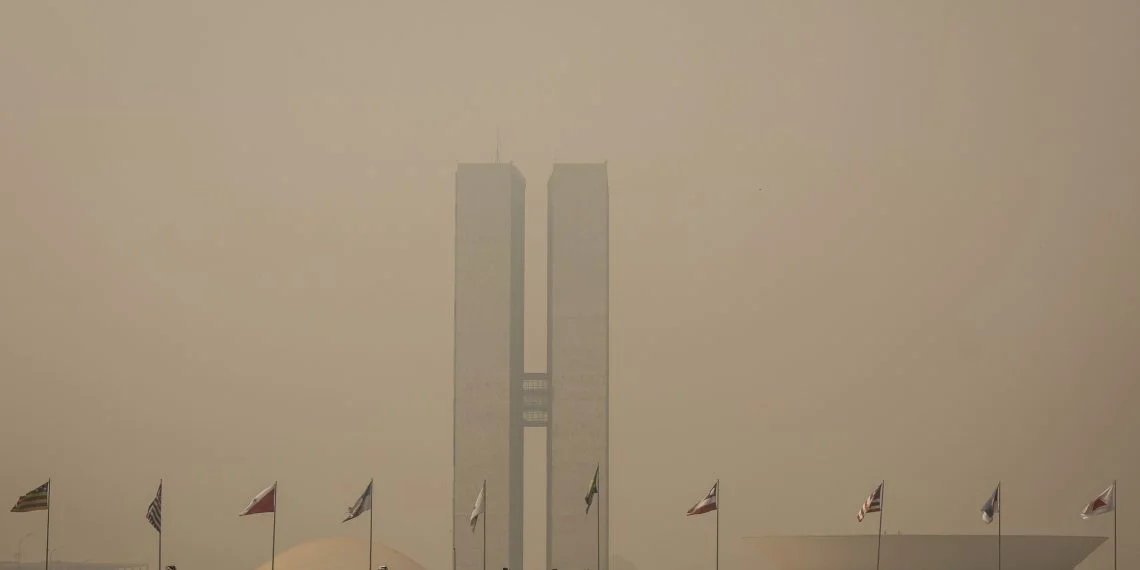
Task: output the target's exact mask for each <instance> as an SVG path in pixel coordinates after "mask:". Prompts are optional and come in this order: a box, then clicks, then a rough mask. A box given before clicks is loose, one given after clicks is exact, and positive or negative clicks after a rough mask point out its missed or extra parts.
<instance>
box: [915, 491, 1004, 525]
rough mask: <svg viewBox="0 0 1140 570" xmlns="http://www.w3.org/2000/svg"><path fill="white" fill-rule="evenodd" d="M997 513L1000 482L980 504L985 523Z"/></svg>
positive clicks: (999, 509) (990, 521)
mask: <svg viewBox="0 0 1140 570" xmlns="http://www.w3.org/2000/svg"><path fill="white" fill-rule="evenodd" d="M892 512H893V511H892ZM998 515H1001V483H998V486H997V488H996V489H994V494H992V495H990V500H988V501H986V504H984V505H982V520H983V521H985V523H986V524H990V523H992V522H994V517H995V516H998Z"/></svg>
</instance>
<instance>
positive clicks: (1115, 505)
mask: <svg viewBox="0 0 1140 570" xmlns="http://www.w3.org/2000/svg"><path fill="white" fill-rule="evenodd" d="M1118 505H1119V501H1117V500H1116V479H1113V480H1112V570H1116V553H1117V550H1119V549H1118V548H1117V545H1118V544H1119V543H1120V541H1119V540H1117V538H1116V509H1117V508H1118Z"/></svg>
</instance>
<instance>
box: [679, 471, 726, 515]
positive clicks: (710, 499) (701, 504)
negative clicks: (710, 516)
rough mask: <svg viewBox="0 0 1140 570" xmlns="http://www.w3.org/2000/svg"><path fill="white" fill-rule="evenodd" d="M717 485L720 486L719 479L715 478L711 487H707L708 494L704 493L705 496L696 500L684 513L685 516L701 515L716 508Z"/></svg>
mask: <svg viewBox="0 0 1140 570" xmlns="http://www.w3.org/2000/svg"><path fill="white" fill-rule="evenodd" d="M719 487H720V479H717V480H716V483H713V486H712V489H709V492H708V494H706V495H705V498H703V499H701V500H699V501H697V504H695V505H693V506H692V508H690V509H689V512H687V513H685V516H690V515H703V514H705V513H707V512H711V511H715V510H717V507H716V492H717V488H719Z"/></svg>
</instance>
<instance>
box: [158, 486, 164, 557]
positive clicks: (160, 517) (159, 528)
mask: <svg viewBox="0 0 1140 570" xmlns="http://www.w3.org/2000/svg"><path fill="white" fill-rule="evenodd" d="M158 492H159V493H162V479H159V480H158ZM163 510H165V507H164V506H163V505H162V504H159V505H158V520H159V521H160V522H159V523H158V570H162V522H161V521H162V511H163Z"/></svg>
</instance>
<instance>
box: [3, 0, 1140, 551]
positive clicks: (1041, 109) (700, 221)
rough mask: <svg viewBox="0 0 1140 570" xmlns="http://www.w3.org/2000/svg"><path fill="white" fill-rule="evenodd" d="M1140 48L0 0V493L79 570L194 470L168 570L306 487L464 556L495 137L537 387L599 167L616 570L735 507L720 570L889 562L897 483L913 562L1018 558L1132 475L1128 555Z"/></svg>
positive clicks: (703, 20) (700, 545) (321, 520)
mask: <svg viewBox="0 0 1140 570" xmlns="http://www.w3.org/2000/svg"><path fill="white" fill-rule="evenodd" d="M1136 22H1140V3H1136V2H1131V1H1127V0H1119V1H1112V0H1094V1H1089V2H1067V1H1061V0H1040V1H1036V2H1014V1H1007V0H968V1H963V0H945V1H943V0H936V1H929V2H911V1H908V0H874V1H867V2H860V3H854V2H841V1H822V0H819V1H817V0H772V1H763V2H728V1H719V0H710V1H708V2H676V1H670V0H658V1H655V2H649V1H647V0H609V1H605V2H603V1H601V0H581V1H579V2H558V3H556V2H521V1H497V2H471V3H465V2H434V1H421V2H401V1H394V2H365V1H353V0H342V1H340V2H332V3H321V4H320V5H318V4H317V3H311V2H294V1H289V2H285V1H275V2H253V1H248V2H228V1H227V2H222V1H202V2H183V3H167V2H163V3H158V2H130V1H126V0H121V1H101V2H77V1H71V2H65V1H48V0H42V1H35V2H18V1H15V0H13V1H8V2H3V3H0V379H2V380H0V383H2V384H0V385H2V386H3V390H2V392H0V396H2V398H3V401H4V410H5V411H4V413H3V414H2V415H0V434H2V435H0V453H3V454H4V458H5V462H4V469H2V470H0V501H11V502H12V503H14V502H15V500H16V498H17V497H18V496H19V495H20V494H21V493H23V492H25V491H28V490H30V489H32V488H33V487H35V486H36V485H39V484H40V483H42V482H43V481H44V480H45V479H47V478H48V477H52V478H53V485H54V488H53V505H54V507H53V510H52V526H53V530H52V545H53V547H57V548H58V551H57V552H55V554H54V556H53V558H56V559H66V560H76V561H81V560H93V561H102V560H115V561H139V562H147V561H152V560H153V557H154V546H155V544H154V540H155V536H154V532H153V530H152V529H151V528H150V527H149V525H148V524H147V522H146V520H145V519H144V516H143V515H144V514H145V511H146V507H147V504H148V503H149V501H150V500H151V498H152V497H153V494H154V490H155V487H156V486H157V483H158V480H159V478H160V477H162V478H165V498H166V513H165V521H166V528H167V533H166V539H165V540H166V544H165V548H164V557H165V559H166V560H167V561H169V562H171V563H175V564H177V565H178V566H179V568H180V570H197V569H205V568H209V569H222V570H227V569H230V570H250V569H252V568H255V567H256V566H257V565H259V564H261V563H263V562H265V561H266V560H267V559H268V557H269V538H270V520H269V518H268V517H267V516H264V515H263V516H260V517H247V518H240V519H239V518H238V517H237V516H236V515H237V513H238V511H239V510H241V508H242V507H244V506H245V505H246V503H247V502H248V501H249V499H250V498H251V497H252V496H253V494H254V493H256V492H257V491H259V490H261V489H262V488H264V487H265V486H267V485H269V484H271V483H272V482H273V481H274V480H279V481H280V496H279V507H280V515H279V519H278V536H277V540H278V547H279V549H285V548H288V547H290V546H293V545H296V544H299V543H301V542H304V541H306V540H309V539H313V538H320V537H329V536H348V537H355V538H363V537H366V536H367V533H368V529H367V523H366V522H365V523H362V524H357V523H359V522H360V521H354V522H352V523H347V524H343V525H342V524H340V522H339V521H340V520H341V518H342V515H343V512H344V509H345V507H347V506H348V505H350V504H351V503H352V501H353V500H354V499H355V498H356V497H357V496H358V495H359V493H360V491H361V490H362V489H363V487H364V485H366V484H367V481H368V479H369V478H372V477H375V479H376V493H375V499H374V501H375V503H374V504H375V506H376V525H377V526H376V535H377V540H378V541H379V542H383V543H385V544H388V545H390V546H392V547H393V548H395V549H397V550H399V551H401V552H404V553H406V554H407V555H408V556H410V557H411V558H412V559H415V560H416V561H418V562H420V563H421V564H423V565H424V566H425V567H426V568H428V569H430V570H447V569H448V568H450V563H451V552H450V545H451V540H450V537H449V532H450V531H451V525H452V521H451V520H449V518H450V517H449V512H450V502H451V429H452V427H451V406H452V399H451V391H452V388H451V387H452V363H451V354H452V349H451V345H452V270H453V237H454V233H453V222H454V219H453V218H454V173H455V167H456V162H458V161H489V160H492V159H493V157H494V155H495V132H496V129H499V130H500V131H501V133H502V147H501V152H502V156H503V158H504V159H505V160H512V161H514V162H515V163H516V164H517V165H518V166H519V167H520V169H521V170H522V172H523V173H524V174H525V175H526V176H527V179H528V202H527V224H528V240H527V255H528V260H527V303H528V310H529V315H528V317H527V343H528V344H527V348H526V354H527V361H528V367H529V368H532V369H536V370H537V369H541V368H542V366H543V363H544V362H545V354H544V350H545V338H544V335H545V309H544V307H545V299H544V298H543V297H544V295H545V278H546V275H545V263H544V258H543V256H544V255H545V245H546V243H545V242H546V238H545V227H544V226H545V206H546V204H545V193H544V188H545V183H546V178H547V177H548V176H549V173H550V168H551V164H552V163H553V162H556V161H561V162H567V161H600V160H608V161H609V167H608V171H609V176H610V187H611V202H612V220H613V222H612V223H613V228H612V234H611V235H612V264H613V267H612V279H613V282H612V310H611V319H612V321H611V338H612V345H611V376H610V378H611V380H610V382H611V412H612V419H611V429H612V432H611V433H612V439H611V449H612V453H613V457H612V458H611V476H612V488H610V489H603V490H602V492H603V493H609V492H612V499H611V506H612V517H611V524H612V543H611V544H612V546H611V549H612V552H613V554H614V555H615V556H620V557H622V559H623V560H624V561H628V562H624V563H623V564H626V565H636V566H637V567H638V568H641V569H642V570H650V569H663V570H681V569H684V568H709V567H711V566H712V558H713V539H714V535H713V533H714V525H713V521H712V520H711V519H710V518H709V517H707V516H706V517H688V518H686V517H685V516H683V515H684V511H685V509H687V508H688V507H689V506H691V505H692V504H693V502H695V501H696V500H698V499H699V498H700V497H701V496H702V494H703V493H704V492H705V491H706V490H707V489H708V487H709V485H711V484H712V481H713V480H714V479H716V478H720V479H721V483H722V489H721V491H722V495H721V501H722V503H721V506H722V512H721V522H720V525H721V532H722V535H721V544H722V553H721V564H722V567H723V568H726V569H736V568H765V563H764V562H763V561H762V560H759V559H758V557H757V556H756V554H755V553H754V552H753V551H752V550H751V549H750V547H749V546H748V545H747V544H746V543H744V542H743V541H742V540H740V538H741V537H744V536H755V535H764V534H818V533H860V532H866V533H873V532H874V530H875V525H876V524H877V522H876V521H875V520H874V519H870V520H869V521H868V522H864V523H863V524H862V525H860V524H859V523H856V522H855V512H856V510H857V509H858V506H859V504H860V503H861V502H862V500H863V499H864V498H865V497H866V496H867V494H868V493H870V492H871V491H872V489H873V488H874V486H875V485H876V484H877V483H878V482H879V481H880V480H881V479H884V478H885V479H887V481H888V486H889V490H888V497H887V505H886V509H887V510H886V513H885V517H886V518H885V519H884V523H885V526H884V529H885V531H886V532H890V533H895V532H903V533H924V532H930V533H942V532H945V533H983V532H984V533H989V532H994V531H995V529H994V528H993V527H992V526H986V525H984V524H983V523H982V522H981V518H980V512H979V509H980V508H981V505H982V503H983V502H984V501H985V500H986V498H987V497H988V496H989V493H990V492H991V491H992V489H993V486H994V484H995V483H996V482H997V480H998V479H1001V480H1002V481H1003V482H1004V483H1003V489H1004V497H1003V507H1004V508H1003V512H1004V514H1005V519H1004V521H1003V524H1004V531H1005V532H1006V533H1058V534H1061V533H1065V534H1069V533H1072V534H1092V535H1102V536H1104V535H1109V534H1110V533H1111V532H1112V521H1111V520H1110V519H1108V518H1104V517H1102V518H1100V519H1094V520H1089V521H1082V520H1081V519H1080V518H1079V516H1078V513H1079V512H1080V510H1081V508H1082V507H1083V506H1084V504H1085V503H1086V502H1087V501H1089V500H1090V499H1092V498H1093V497H1094V496H1095V495H1096V494H1097V493H1099V492H1100V491H1101V490H1103V489H1104V488H1105V487H1106V486H1107V485H1108V484H1109V483H1110V482H1111V481H1112V480H1113V479H1119V480H1120V502H1121V510H1120V515H1119V516H1120V518H1119V523H1120V528H1119V531H1120V535H1121V536H1122V537H1123V538H1125V540H1124V541H1123V542H1122V544H1121V546H1120V563H1121V566H1122V567H1128V566H1135V564H1137V563H1138V561H1140V546H1138V545H1140V542H1137V541H1136V539H1135V537H1136V536H1137V534H1136V533H1137V532H1140V518H1137V517H1136V516H1134V514H1133V513H1134V512H1136V511H1135V509H1133V508H1132V507H1131V505H1134V504H1140V499H1133V497H1140V459H1138V458H1137V455H1136V453H1135V441H1134V436H1135V434H1136V433H1138V431H1140V420H1138V419H1137V414H1136V413H1135V408H1136V406H1137V405H1138V403H1140V388H1138V387H1137V386H1138V384H1137V382H1138V378H1140V351H1138V350H1137V347H1138V346H1140V247H1138V246H1140V161H1138V160H1137V159H1138V157H1140V111H1137V106H1136V102H1137V101H1140V80H1138V78H1137V72H1136V61H1137V56H1138V55H1140V34H1137V33H1136V31H1135V27H1136V26H1135V25H1136ZM761 187H763V190H762V191H758V188H761ZM532 364H533V366H532ZM528 445H530V443H528ZM529 452H530V451H529V449H528V453H529ZM532 456H533V455H532ZM527 469H528V471H527V473H528V474H533V473H535V468H534V466H533V465H531V466H528V467H527ZM537 472H538V474H539V475H541V468H539V469H538V471H537ZM591 474H592V473H583V474H582V486H583V492H585V489H586V485H587V483H588V480H589V477H590V475H591ZM526 496H527V497H528V499H529V501H528V506H527V513H528V514H527V517H528V520H538V519H541V518H542V510H541V509H542V506H541V504H540V501H539V500H537V499H538V498H539V497H541V496H542V490H541V485H540V484H536V485H533V486H528V488H527V490H526ZM472 500H474V496H472ZM8 506H10V505H8V504H3V505H0V507H3V508H4V509H6V508H7V507H8ZM536 509H537V510H536ZM456 522H457V532H469V530H468V529H467V527H466V526H465V523H464V521H456ZM29 532H32V533H36V534H34V535H33V536H32V537H30V538H28V539H27V540H25V541H24V543H23V549H22V555H23V559H24V560H25V561H32V560H37V559H38V560H42V559H43V556H44V552H43V538H44V537H43V513H29V514H11V513H7V512H0V559H4V558H8V557H9V554H10V553H13V552H15V550H16V547H17V541H18V540H19V539H20V537H22V536H24V535H25V534H27V533H29ZM526 544H527V550H526V555H525V557H526V568H525V570H542V566H543V561H544V560H545V554H544V552H543V550H542V548H544V546H545V545H544V543H543V535H542V534H541V532H538V533H528V535H527V543H526ZM5 549H7V550H5ZM383 562H384V561H383V560H378V561H377V564H381V563H383ZM1111 564H1112V551H1111V543H1108V544H1106V545H1105V546H1104V547H1102V548H1101V549H1100V550H1098V551H1097V552H1096V553H1094V554H1093V555H1092V556H1091V557H1090V558H1089V559H1088V561H1087V562H1086V563H1085V564H1084V565H1083V567H1082V568H1083V569H1084V570H1104V569H1107V568H1111ZM393 570H399V569H393ZM573 570H579V569H573Z"/></svg>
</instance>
